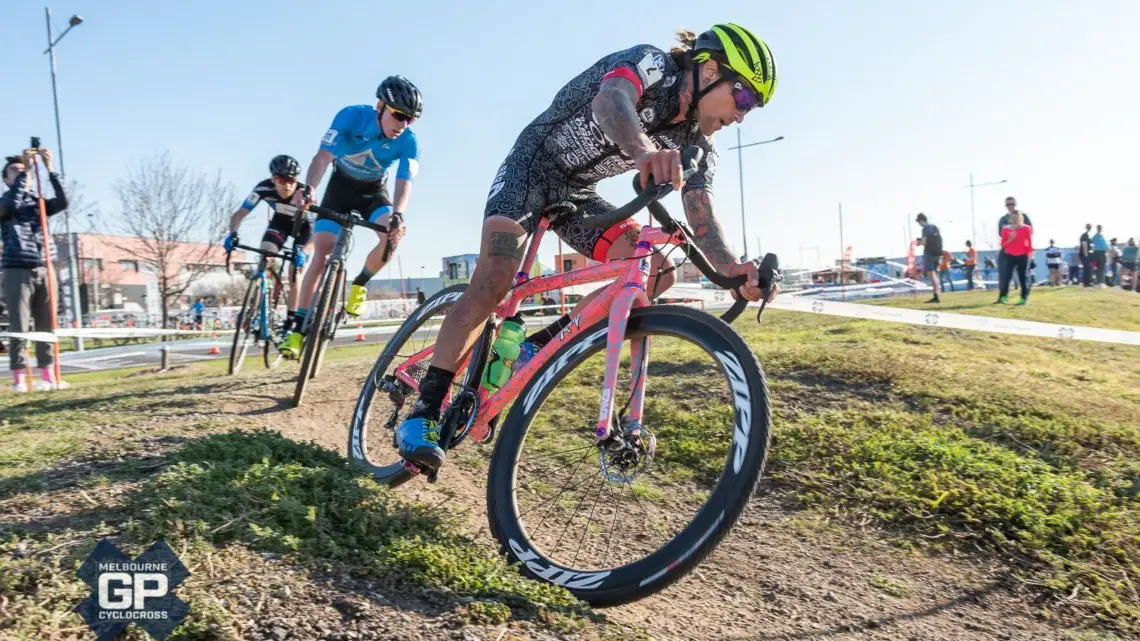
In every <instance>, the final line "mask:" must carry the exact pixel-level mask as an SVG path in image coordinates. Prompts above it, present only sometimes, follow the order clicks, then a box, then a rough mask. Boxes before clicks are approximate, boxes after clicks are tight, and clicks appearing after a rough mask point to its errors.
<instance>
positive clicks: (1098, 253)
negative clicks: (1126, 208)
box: [1092, 225, 1108, 287]
mask: <svg viewBox="0 0 1140 641" xmlns="http://www.w3.org/2000/svg"><path fill="white" fill-rule="evenodd" d="M1107 255H1108V241H1107V240H1105V239H1104V230H1103V226H1101V225H1097V226H1096V234H1094V235H1093V237H1092V262H1093V264H1094V265H1095V266H1096V276H1095V278H1096V280H1095V281H1094V282H1095V283H1096V284H1097V285H1100V286H1101V287H1104V268H1105V260H1106V257H1107Z"/></svg>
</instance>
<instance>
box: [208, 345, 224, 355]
mask: <svg viewBox="0 0 1140 641" xmlns="http://www.w3.org/2000/svg"><path fill="white" fill-rule="evenodd" d="M210 353H211V354H221V353H222V350H220V349H218V346H217V345H211V346H210Z"/></svg>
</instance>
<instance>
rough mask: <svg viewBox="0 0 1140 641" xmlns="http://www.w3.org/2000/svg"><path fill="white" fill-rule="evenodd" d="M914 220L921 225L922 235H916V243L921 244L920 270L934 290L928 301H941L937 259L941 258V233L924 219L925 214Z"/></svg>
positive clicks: (935, 226)
mask: <svg viewBox="0 0 1140 641" xmlns="http://www.w3.org/2000/svg"><path fill="white" fill-rule="evenodd" d="M914 222H916V223H918V224H919V225H920V226H921V227H922V235H921V236H919V237H918V244H919V245H922V272H923V273H924V274H926V276H927V278H929V279H930V287H931V289H933V290H934V297H933V298H931V299H930V300H928V301H926V302H928V303H941V302H942V299H941V298H940V297H939V296H938V293H939V287H940V283H939V282H938V261H939V260H941V259H942V233H941V232H940V231H938V226H937V225H934V224H931V223H930V222H929V221H927V219H926V214H923V213H920V214H918V216H916V217H915V219H914Z"/></svg>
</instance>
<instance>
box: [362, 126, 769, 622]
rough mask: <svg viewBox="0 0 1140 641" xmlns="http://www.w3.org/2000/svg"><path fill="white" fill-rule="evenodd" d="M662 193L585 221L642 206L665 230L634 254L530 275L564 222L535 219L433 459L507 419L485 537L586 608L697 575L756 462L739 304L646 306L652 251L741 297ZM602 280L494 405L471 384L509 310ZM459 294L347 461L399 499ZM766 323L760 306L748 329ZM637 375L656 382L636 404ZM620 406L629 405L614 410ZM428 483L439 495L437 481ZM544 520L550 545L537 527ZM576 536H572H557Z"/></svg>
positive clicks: (406, 330)
mask: <svg viewBox="0 0 1140 641" xmlns="http://www.w3.org/2000/svg"><path fill="white" fill-rule="evenodd" d="M699 155H700V152H699V150H698V149H696V148H695V147H694V148H690V149H687V150H686V151H685V154H684V155H683V159H684V166H685V167H686V168H687V169H686V177H688V176H690V175H692V172H693V171H695V167H696V166H697V162H698V161H699ZM634 185H635V189H636V188H637V185H638V183H637V180H636V178H635V182H634ZM671 189H672V187H671V186H670V185H664V186H654V185H653V184H652V182H651V183H650V186H649V188H647V189H645V190H641V191H640V193H639V194H638V196H637V198H635V199H634V200H633V201H632V202H630V203H628V204H627V205H625V206H623V207H621V208H618V209H615V210H613V211H612V212H609V213H607V214H604V215H600V216H593V217H590V218H588V219H586V223H585V224H587V225H591V226H596V227H609V226H611V225H613V224H615V223H617V222H618V221H621V220H624V219H626V218H629V217H630V216H631V215H632V214H634V213H636V212H637V211H639V210H640V209H642V208H644V207H646V206H648V207H649V209H650V212H651V213H652V214H653V217H654V218H655V219H656V221H657V222H658V223H659V224H660V227H644V228H642V230H641V236H640V239H639V242H638V244H637V250H636V253H635V256H634V257H633V258H631V259H625V260H618V261H613V262H610V263H606V264H602V265H595V266H591V267H586V268H584V269H579V270H575V271H571V272H567V273H563V274H556V275H552V276H546V277H540V278H529V277H527V276H526V274H529V273H530V269H531V266H532V265H533V264H534V260H535V255H536V253H537V251H538V246H539V243H540V242H541V240H542V236H543V234H544V232H545V231H546V230H547V229H549V228H550V226H551V224H552V223H553V222H555V221H556V220H557V218H558V217H559V216H563V215H566V214H567V213H570V212H573V211H574V206H573V205H572V204H569V203H559V204H556V205H553V206H551V207H549V208H547V210H546V211H544V212H543V215H542V219H541V221H540V223H539V225H538V228H537V230H536V232H535V233H534V235H533V238H532V239H531V241H530V245H529V247H528V249H527V252H526V258H525V260H524V262H523V266H522V268H521V270H520V271H519V274H518V277H517V279H516V284H515V286H514V287H513V289H512V291H511V292H510V293H509V294H508V297H507V299H506V300H504V301H503V302H502V303H501V304H500V305H499V307H498V308H497V309H496V312H495V314H494V315H493V316H492V317H491V319H489V320H488V321H487V323H486V326H485V328H484V330H483V333H482V336H481V338H480V339H479V340H478V341H476V343H475V346H474V348H473V349H472V350H471V353H470V354H469V356H468V357H467V359H466V360H465V361H464V363H463V365H462V367H461V368H460V369H459V370H457V371H459V372H460V375H459V376H457V377H456V383H455V385H454V386H453V388H452V390H451V393H450V394H449V396H448V399H447V402H446V404H445V406H444V411H443V414H442V417H441V420H440V430H441V438H440V446H441V447H442V448H443V449H444V450H450V449H453V448H455V446H457V445H458V444H459V443H461V442H462V441H464V440H465V439H467V438H472V439H474V440H475V441H478V442H481V443H487V442H490V441H491V440H492V439H493V438H494V436H495V431H496V425H497V423H498V419H499V416H500V415H501V414H502V413H503V412H504V411H505V410H506V411H507V412H508V413H507V415H506V417H505V419H504V420H503V425H502V430H501V432H502V434H501V435H500V436H499V439H498V442H497V443H496V444H495V447H494V451H493V453H492V455H491V458H490V461H489V463H488V467H489V470H488V476H489V478H488V482H487V514H488V518H489V520H490V529H491V532H492V533H493V535H494V536H495V538H496V539H497V541H498V543H499V545H500V547H501V549H502V551H503V552H504V553H505V554H506V555H508V557H509V559H510V560H511V561H512V562H515V563H518V564H519V568H520V570H521V571H522V572H523V573H524V574H525V575H527V576H529V577H531V578H534V579H537V580H542V581H548V582H551V583H554V584H557V585H560V586H563V587H565V588H567V589H568V590H570V591H571V592H572V593H573V594H574V595H575V596H576V597H578V598H579V599H581V600H583V601H586V602H588V603H590V604H591V605H594V606H609V605H617V604H621V603H626V602H629V601H633V600H636V599H640V598H643V597H645V596H647V595H649V594H652V593H654V592H657V591H659V590H661V589H663V588H665V587H666V586H668V585H669V584H671V583H672V582H674V581H676V580H678V579H680V578H681V577H682V576H684V575H685V574H686V573H687V572H689V571H690V570H692V569H693V568H694V567H695V566H696V564H697V563H699V562H700V561H701V560H702V559H703V558H704V557H705V556H707V555H708V554H709V553H710V552H712V550H713V549H714V548H715V547H716V546H717V545H718V544H719V542H720V540H721V539H722V538H723V537H724V536H725V535H726V534H727V533H728V531H729V530H730V529H731V528H732V526H733V525H734V523H735V522H736V520H737V518H738V517H739V516H740V514H741V512H742V510H743V509H744V507H745V505H747V503H748V501H749V499H750V497H751V496H752V493H753V491H754V489H755V487H756V485H757V482H758V480H759V478H760V476H761V473H762V471H763V469H764V463H765V459H766V457H767V453H768V440H769V424H770V423H771V409H770V407H769V402H768V386H767V381H766V379H765V377H764V372H763V370H762V369H761V367H760V363H759V362H758V361H757V359H756V356H755V354H754V353H753V352H752V350H751V349H750V348H749V347H748V344H747V343H746V342H745V341H744V339H742V338H741V337H740V335H739V334H737V333H736V332H734V331H733V330H732V328H731V327H730V326H729V324H728V323H730V322H732V320H733V319H735V318H736V317H737V316H738V315H739V314H740V312H741V311H743V309H744V307H745V306H746V305H747V301H745V300H744V299H743V298H741V299H740V300H738V301H736V303H735V304H734V305H733V306H732V308H731V309H730V310H729V311H728V312H727V313H726V314H724V316H722V317H721V318H716V317H715V316H712V315H710V314H707V313H705V312H703V311H700V310H697V309H694V308H691V307H686V306H678V305H655V304H651V298H650V295H648V294H647V293H646V286H647V283H648V278H649V269H650V256H651V254H652V253H654V252H656V251H663V249H664V248H665V247H674V248H677V249H680V250H682V251H683V253H684V255H685V256H687V257H688V259H689V260H690V261H692V263H693V265H695V266H696V267H697V268H698V269H699V270H700V272H701V273H703V274H704V275H705V276H707V277H708V278H709V280H710V281H712V282H713V283H714V284H715V285H717V286H719V287H723V288H725V289H733V288H736V287H739V286H740V285H742V284H744V278H743V277H735V278H730V277H727V276H725V275H723V274H721V273H719V272H717V271H716V270H715V269H714V268H713V267H712V266H711V265H710V264H709V262H708V260H707V259H706V258H705V256H704V255H703V253H702V252H701V251H700V250H699V249H698V248H697V247H696V246H695V245H693V244H691V243H690V242H689V240H688V238H689V237H690V236H691V232H690V231H689V229H688V228H687V227H686V226H685V225H684V224H683V223H680V222H678V221H676V220H674V219H673V218H672V217H670V215H669V213H668V212H667V211H666V210H665V208H664V207H663V206H662V205H661V204H660V203H659V202H657V201H658V199H659V198H662V197H664V196H665V195H666V194H668V193H669V192H670V191H671ZM655 247H659V248H657V249H655ZM776 268H777V264H776V257H775V256H774V255H771V254H769V255H768V256H766V257H765V259H764V261H763V262H762V263H761V265H760V271H761V281H762V283H761V284H762V285H763V286H764V290H765V291H764V294H765V295H764V299H765V300H767V298H768V294H769V292H770V287H771V286H772V285H773V284H774V283H775V282H777V281H778V280H779V279H780V276H779V273H778V271H777V269H776ZM604 281H612V283H611V284H610V285H608V286H607V287H606V288H605V289H604V290H603V291H602V292H601V293H600V295H598V297H597V298H596V299H595V300H593V301H592V302H591V303H589V304H588V305H587V306H585V307H584V308H583V309H582V311H581V313H580V314H578V315H577V316H575V317H574V318H572V321H571V323H570V325H569V326H568V327H566V328H565V329H564V330H563V331H562V333H561V335H559V336H558V337H557V338H555V339H553V340H551V341H550V343H548V344H547V345H546V346H545V347H544V348H543V349H542V350H541V351H539V352H538V353H537V354H535V356H534V357H533V358H532V359H531V360H530V361H529V362H527V363H526V364H525V366H523V367H522V368H521V369H520V370H518V371H516V372H515V373H514V375H513V376H512V377H511V378H510V380H509V381H508V382H507V383H506V384H505V385H504V386H503V387H501V388H500V389H499V390H498V391H496V392H494V393H489V392H488V391H487V390H485V389H483V388H482V387H481V386H480V383H479V381H480V376H481V374H482V372H483V368H484V366H485V364H486V361H487V355H488V352H489V348H490V345H491V343H492V342H493V341H494V339H495V337H496V335H497V329H498V327H499V324H500V322H501V319H504V318H509V317H512V316H514V315H515V314H516V312H517V311H518V308H519V303H520V301H521V300H523V299H524V298H526V297H528V296H531V295H533V294H536V293H541V292H546V291H551V290H555V289H559V288H562V287H567V286H570V285H577V284H582V283H592V282H604ZM465 288H466V285H455V286H452V287H449V288H447V289H444V290H443V291H440V292H438V293H437V294H435V295H434V296H432V297H431V298H429V299H427V300H426V301H425V302H424V303H423V304H422V305H421V306H420V307H419V308H418V309H417V310H416V311H415V312H414V313H413V314H412V315H411V316H410V317H409V318H408V320H407V321H406V322H405V323H404V324H403V326H401V328H400V329H399V330H398V331H397V332H396V334H395V335H394V336H393V337H392V339H391V340H390V341H389V342H388V344H387V346H386V348H385V349H384V351H383V353H382V354H381V355H380V357H379V358H378V360H377V361H376V365H375V366H374V368H373V369H372V372H371V374H370V375H369V376H368V377H367V379H366V380H365V383H364V387H363V389H362V391H361V393H360V397H359V399H358V400H357V403H356V407H355V410H354V412H353V417H352V424H351V427H350V432H349V443H348V450H349V454H350V457H351V458H352V459H353V460H354V461H356V462H358V463H360V464H362V465H364V466H365V467H367V468H368V470H369V471H370V472H371V473H372V474H373V475H374V476H375V478H376V479H377V480H379V481H380V482H383V483H387V484H389V485H392V486H395V485H399V484H401V483H404V482H406V481H408V480H409V479H411V478H413V477H414V476H416V475H417V474H418V473H419V472H420V470H419V469H418V468H416V467H415V466H414V465H412V464H410V463H406V462H404V461H403V460H402V459H400V458H399V456H398V454H397V452H396V449H395V440H394V429H395V427H396V426H397V425H398V424H399V422H400V420H401V419H402V418H403V416H404V415H405V414H406V411H405V409H406V410H408V411H410V409H411V407H412V406H413V405H414V397H415V396H416V395H417V393H418V388H419V380H420V378H421V377H422V375H423V374H424V372H426V370H427V366H428V363H429V362H430V356H431V354H432V350H433V345H432V343H433V339H432V337H433V334H432V332H433V331H434V330H436V329H438V323H439V320H440V319H439V317H440V316H441V315H443V314H446V313H447V310H448V309H449V308H450V307H451V306H452V305H454V304H455V301H457V300H458V299H459V297H460V296H461V295H462V293H463V290H464V289H465ZM763 310H764V303H763V302H762V303H761V305H760V311H759V312H758V314H757V320H759V314H762V313H763ZM726 321H727V322H726ZM651 339H652V340H651ZM651 343H652V346H653V347H652V350H653V354H654V361H653V363H652V364H651V363H650V361H649V353H650V345H651ZM627 344H628V348H627V347H626V345H627ZM702 357H703V358H705V359H707V361H708V363H707V364H702V362H701V359H702ZM650 380H654V381H657V382H658V385H657V386H655V387H653V389H652V390H651V391H652V394H649V396H648V397H647V386H648V381H650ZM599 387H600V390H599V389H598V388H599ZM622 389H628V390H629V392H628V394H622V392H621V391H620V390H622ZM599 395H600V403H599V402H598V400H599ZM619 397H623V398H624V403H623V404H622V405H621V409H620V410H618V411H617V412H616V413H615V405H616V403H618V402H621V401H619ZM508 405H510V408H509V410H508ZM544 408H545V409H544ZM594 408H596V409H597V412H596V413H594V412H593V409H594ZM580 410H585V411H586V413H585V414H584V415H583V414H582V413H581V412H580ZM373 417H375V423H373V422H372V421H373ZM659 441H660V442H659ZM451 458H452V457H449V460H451ZM475 464H476V465H479V464H483V463H482V460H480V461H477V462H475ZM424 472H425V474H426V475H427V476H428V480H429V481H431V482H435V480H436V476H437V473H438V472H437V471H434V470H425V471H424ZM567 472H569V474H568V478H566V480H565V481H561V480H559V479H560V478H561V477H560V476H559V475H566V473H567ZM653 483H659V484H660V485H661V487H656V486H654V485H651V484H653ZM627 499H632V502H630V503H626V502H625V501H626V500H627ZM686 514H687V515H688V516H686ZM639 515H640V516H639ZM548 524H549V525H550V528H551V531H549V532H547V531H545V530H543V526H545V525H548ZM578 526H582V528H583V532H582V533H581V534H577V533H575V534H573V535H570V532H571V531H572V530H574V529H575V528H577V527H578ZM564 543H565V545H564ZM575 546H576V547H575ZM571 548H574V549H571Z"/></svg>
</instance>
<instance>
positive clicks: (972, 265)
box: [963, 240, 978, 289]
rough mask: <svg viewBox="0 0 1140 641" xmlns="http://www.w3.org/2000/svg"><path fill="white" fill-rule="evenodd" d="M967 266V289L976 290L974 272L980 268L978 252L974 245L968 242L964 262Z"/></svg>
mask: <svg viewBox="0 0 1140 641" xmlns="http://www.w3.org/2000/svg"><path fill="white" fill-rule="evenodd" d="M963 264H964V265H965V266H966V289H973V288H974V270H976V269H977V268H978V250H976V249H974V244H973V243H971V242H970V241H968V240H967V241H966V260H965V261H963Z"/></svg>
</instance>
